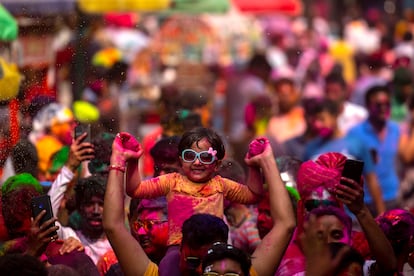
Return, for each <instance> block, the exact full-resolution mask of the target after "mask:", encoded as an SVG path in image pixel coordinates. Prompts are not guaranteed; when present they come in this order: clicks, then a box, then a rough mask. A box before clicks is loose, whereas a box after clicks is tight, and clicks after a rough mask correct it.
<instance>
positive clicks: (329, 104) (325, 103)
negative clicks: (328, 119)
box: [314, 99, 339, 116]
mask: <svg viewBox="0 0 414 276" xmlns="http://www.w3.org/2000/svg"><path fill="white" fill-rule="evenodd" d="M324 111H326V112H328V113H329V114H331V115H333V116H338V115H339V106H338V104H337V103H336V102H334V101H332V100H330V99H321V100H320V101H319V104H318V105H317V106H315V110H314V112H315V114H318V113H321V112H324Z"/></svg>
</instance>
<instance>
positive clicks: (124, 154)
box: [111, 132, 144, 197]
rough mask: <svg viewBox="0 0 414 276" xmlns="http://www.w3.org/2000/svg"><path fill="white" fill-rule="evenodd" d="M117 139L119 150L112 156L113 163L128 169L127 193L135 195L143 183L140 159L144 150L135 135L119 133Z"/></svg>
mask: <svg viewBox="0 0 414 276" xmlns="http://www.w3.org/2000/svg"><path fill="white" fill-rule="evenodd" d="M115 140H116V142H117V147H118V152H117V154H115V155H113V156H112V157H111V158H112V159H111V165H113V166H117V167H120V168H123V169H126V193H127V194H128V195H129V196H131V197H133V196H134V193H135V191H136V190H137V189H138V187H139V184H140V183H141V174H140V172H139V162H138V161H139V158H140V157H141V156H142V154H143V153H144V151H143V149H142V148H141V145H140V144H139V142H138V141H137V140H136V139H135V137H134V136H132V135H131V134H129V133H126V132H121V133H118V134H117V136H116V138H115Z"/></svg>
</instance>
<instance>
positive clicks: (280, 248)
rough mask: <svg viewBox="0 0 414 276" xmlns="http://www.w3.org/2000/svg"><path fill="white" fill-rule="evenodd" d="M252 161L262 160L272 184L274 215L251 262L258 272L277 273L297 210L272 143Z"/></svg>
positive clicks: (271, 196) (266, 177) (264, 169)
mask: <svg viewBox="0 0 414 276" xmlns="http://www.w3.org/2000/svg"><path fill="white" fill-rule="evenodd" d="M250 161H257V162H259V163H260V167H261V168H262V172H263V174H264V177H265V181H266V183H267V184H268V185H269V195H270V213H271V216H272V219H273V227H272V229H271V230H270V232H269V233H268V234H267V235H266V236H265V237H264V238H263V240H262V241H261V243H260V244H259V245H258V246H257V248H256V250H255V251H254V252H253V255H252V266H253V268H254V269H255V270H256V272H257V274H258V275H274V273H275V271H276V269H277V267H278V266H279V263H280V261H281V259H282V257H283V254H284V252H285V250H286V248H287V246H288V244H289V241H290V239H291V237H292V234H293V231H294V229H295V226H296V219H295V214H294V212H293V207H292V202H291V200H290V197H289V194H288V192H287V190H286V188H285V185H284V184H283V182H282V179H281V178H280V173H279V170H278V168H277V165H276V161H275V159H274V156H273V152H272V148H271V147H270V145H269V144H268V145H267V146H266V148H265V150H264V152H263V153H262V154H260V155H257V156H255V157H252V158H251V159H250Z"/></svg>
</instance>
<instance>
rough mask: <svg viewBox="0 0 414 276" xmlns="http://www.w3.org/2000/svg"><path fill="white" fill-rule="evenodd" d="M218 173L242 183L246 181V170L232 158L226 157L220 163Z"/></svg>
mask: <svg viewBox="0 0 414 276" xmlns="http://www.w3.org/2000/svg"><path fill="white" fill-rule="evenodd" d="M218 174H219V175H220V176H221V177H225V178H228V179H230V180H233V181H236V182H238V183H241V184H245V183H246V172H245V171H244V169H243V167H242V166H241V165H240V163H239V162H238V161H236V160H235V159H232V158H225V159H223V161H222V162H221V164H220V167H219V169H218Z"/></svg>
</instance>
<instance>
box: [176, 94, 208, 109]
mask: <svg viewBox="0 0 414 276" xmlns="http://www.w3.org/2000/svg"><path fill="white" fill-rule="evenodd" d="M207 103H208V94H207V93H206V92H203V91H197V90H185V91H183V92H182V93H181V95H180V97H179V103H178V104H179V106H180V107H181V108H182V109H188V110H193V109H194V108H199V107H203V106H205V105H207Z"/></svg>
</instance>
